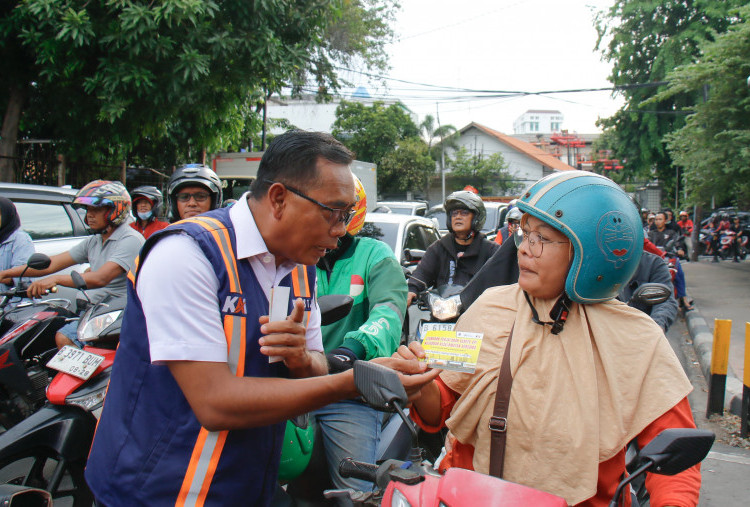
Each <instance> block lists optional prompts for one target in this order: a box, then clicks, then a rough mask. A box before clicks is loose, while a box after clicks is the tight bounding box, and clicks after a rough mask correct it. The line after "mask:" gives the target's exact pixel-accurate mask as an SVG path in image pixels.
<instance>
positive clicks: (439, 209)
mask: <svg viewBox="0 0 750 507" xmlns="http://www.w3.org/2000/svg"><path fill="white" fill-rule="evenodd" d="M507 207H508V203H505V202H485V203H484V209H485V210H487V218H486V220H485V221H484V226H483V227H482V234H484V235H485V236H487V235H489V234H495V232H496V231H497V230H498V229H499V228H500V227H502V226H503V225H505V215H506V213H505V210H506V209H507ZM425 217H426V218H429V219H431V220H433V221H434V222H435V221H436V222H437V224H438V225H437V227H438V229H439V230H440V234H447V233H448V226H447V224H446V221H445V209H443V205H442V204H441V205H438V206H433V207H432V208H430V209H429V211H427V213H426V214H425Z"/></svg>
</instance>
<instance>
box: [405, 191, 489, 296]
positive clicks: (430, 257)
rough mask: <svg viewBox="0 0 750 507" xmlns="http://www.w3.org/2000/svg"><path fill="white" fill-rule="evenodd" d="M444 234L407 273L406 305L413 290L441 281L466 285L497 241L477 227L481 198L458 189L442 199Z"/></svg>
mask: <svg viewBox="0 0 750 507" xmlns="http://www.w3.org/2000/svg"><path fill="white" fill-rule="evenodd" d="M443 207H444V208H445V214H446V215H447V216H446V223H447V226H448V234H446V235H445V236H443V237H442V238H440V239H439V240H438V241H436V242H435V243H433V244H432V245H430V247H429V248H428V249H427V251H426V252H425V254H424V257H422V260H421V261H419V265H418V266H417V269H415V270H414V273H412V275H411V276H410V277H409V296H408V299H407V306H408V305H411V303H412V301H413V300H414V298H415V297H416V296H417V293H419V292H421V291H424V290H425V289H428V288H430V287H440V286H442V285H446V284H448V285H466V284H467V283H469V280H471V278H472V277H473V276H474V274H475V273H476V272H477V271H479V268H481V267H482V265H483V264H484V263H485V262H486V261H487V259H489V258H490V257H491V256H492V254H493V253H494V252H495V250H496V249H497V248H499V245H497V243H493V242H491V241H489V240H487V238H485V237H484V234H482V233H481V232H480V231H481V229H482V226H483V225H484V220H485V218H487V212H486V211H485V209H484V203H483V202H482V199H481V198H480V197H479V196H478V195H476V194H475V193H473V192H469V191H467V190H460V191H458V192H453V193H452V194H450V195H449V196H448V197H447V198H446V199H445V204H444V205H443Z"/></svg>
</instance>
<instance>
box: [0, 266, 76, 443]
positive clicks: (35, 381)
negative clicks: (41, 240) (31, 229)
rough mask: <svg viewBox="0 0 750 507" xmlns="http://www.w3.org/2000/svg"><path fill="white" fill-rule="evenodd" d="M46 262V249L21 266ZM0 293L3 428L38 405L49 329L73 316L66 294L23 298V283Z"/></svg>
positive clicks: (51, 347)
mask: <svg viewBox="0 0 750 507" xmlns="http://www.w3.org/2000/svg"><path fill="white" fill-rule="evenodd" d="M49 265H50V258H49V257H48V256H47V255H45V254H41V253H36V254H34V255H32V256H31V257H30V258H29V261H28V262H27V264H26V269H28V268H32V269H45V268H47V267H48V266H49ZM25 272H26V270H25V269H24V273H25ZM21 277H23V274H22V275H21ZM0 296H2V300H0V310H1V311H2V314H0V425H2V426H3V427H4V428H5V429H8V428H11V427H13V426H14V425H16V424H18V423H19V422H21V421H22V420H24V419H25V418H27V417H28V416H30V415H31V414H32V413H34V412H35V411H36V410H37V409H39V408H40V407H41V406H42V405H44V401H45V391H46V389H47V386H48V385H49V383H50V380H51V379H52V376H53V374H54V373H55V372H53V371H51V370H50V369H48V368H47V367H46V366H45V365H46V364H47V361H49V360H50V359H51V358H52V356H54V355H55V354H56V353H57V346H56V345H55V334H56V333H57V330H58V329H60V328H61V327H63V326H64V325H65V324H66V323H67V322H70V321H71V320H75V319H77V318H78V317H77V316H76V314H75V313H74V312H73V311H72V310H71V308H70V307H71V306H72V304H71V302H70V301H68V300H67V299H45V300H37V299H27V294H26V285H25V284H23V283H19V285H18V286H16V287H14V288H11V289H10V290H8V291H5V292H2V293H0Z"/></svg>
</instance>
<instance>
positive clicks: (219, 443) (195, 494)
mask: <svg viewBox="0 0 750 507" xmlns="http://www.w3.org/2000/svg"><path fill="white" fill-rule="evenodd" d="M183 222H191V223H195V224H198V225H200V226H201V227H203V228H204V229H206V230H207V231H209V232H210V233H211V236H212V237H213V238H214V241H216V245H217V246H218V247H219V251H220V252H221V255H222V257H223V259H224V264H225V266H226V270H227V274H228V277H229V290H230V291H231V292H234V293H236V294H240V293H241V288H240V277H239V273H238V272H237V262H236V259H235V256H234V250H233V249H232V242H231V239H230V237H229V231H228V230H227V228H226V227H225V226H224V224H222V223H221V222H219V221H218V220H216V219H213V218H208V217H196V218H190V219H187V220H183ZM245 330H246V329H245V319H244V318H242V317H239V316H236V315H225V316H224V335H225V336H226V339H227V365H228V366H229V369H230V370H231V371H232V373H233V374H234V375H235V376H237V377H242V376H244V373H245V336H246V334H245ZM228 433H229V431H228V430H224V431H208V430H207V429H205V428H201V430H200V432H199V433H198V439H197V440H196V442H195V446H194V447H193V454H192V456H191V457H190V464H189V465H188V468H187V473H186V474H185V479H184V481H183V483H182V488H180V494H179V495H178V496H177V502H176V503H175V505H178V506H182V505H195V506H201V505H203V504H204V502H205V501H206V496H207V495H208V490H209V488H210V486H211V480H212V479H213V476H214V473H215V472H216V466H217V465H218V464H219V458H220V457H221V451H222V450H223V449H224V443H225V442H226V439H227V434H228Z"/></svg>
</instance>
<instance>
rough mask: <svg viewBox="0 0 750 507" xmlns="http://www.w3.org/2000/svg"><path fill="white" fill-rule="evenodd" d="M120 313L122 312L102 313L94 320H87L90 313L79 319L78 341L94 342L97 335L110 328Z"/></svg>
mask: <svg viewBox="0 0 750 507" xmlns="http://www.w3.org/2000/svg"><path fill="white" fill-rule="evenodd" d="M121 313H122V310H114V311H112V312H108V313H102V314H101V315H97V316H96V317H94V318H89V316H90V313H88V312H87V313H86V314H85V315H84V316H83V317H81V322H80V323H79V324H78V339H79V340H80V341H82V342H87V341H91V340H95V339H96V338H98V337H99V335H100V334H101V333H102V331H104V330H105V329H107V328H108V327H109V326H111V325H112V324H113V323H114V322H115V321H116V320H117V318H118V317H119V316H120V314H121Z"/></svg>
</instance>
